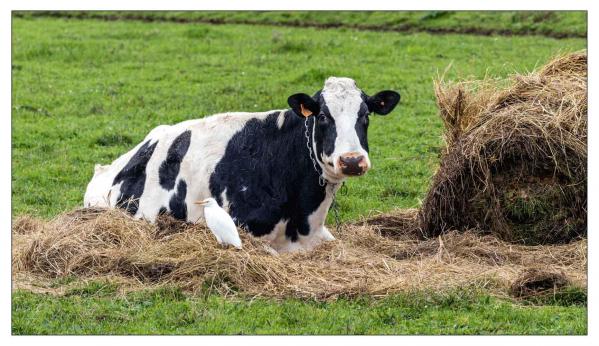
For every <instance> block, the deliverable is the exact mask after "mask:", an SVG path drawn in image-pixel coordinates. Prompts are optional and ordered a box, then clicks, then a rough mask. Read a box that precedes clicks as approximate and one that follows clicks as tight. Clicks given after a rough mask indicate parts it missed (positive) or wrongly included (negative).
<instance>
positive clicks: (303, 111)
mask: <svg viewBox="0 0 599 346" xmlns="http://www.w3.org/2000/svg"><path fill="white" fill-rule="evenodd" d="M300 111H301V112H302V115H303V116H304V117H306V118H307V117H309V116H310V115H312V112H311V111H310V110H309V109H308V108H304V105H303V104H301V103H300Z"/></svg>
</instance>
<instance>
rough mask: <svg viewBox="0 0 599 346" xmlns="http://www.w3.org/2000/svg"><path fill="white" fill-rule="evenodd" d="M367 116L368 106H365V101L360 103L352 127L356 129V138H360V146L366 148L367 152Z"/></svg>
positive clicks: (368, 120)
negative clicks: (354, 123) (356, 117)
mask: <svg viewBox="0 0 599 346" xmlns="http://www.w3.org/2000/svg"><path fill="white" fill-rule="evenodd" d="M368 117H369V111H368V106H366V103H362V105H361V106H360V111H359V113H358V119H357V121H356V125H355V126H354V128H355V129H356V135H357V136H358V139H359V140H360V145H361V146H362V148H364V150H366V152H369V150H368V124H369V122H370V119H369V118H368Z"/></svg>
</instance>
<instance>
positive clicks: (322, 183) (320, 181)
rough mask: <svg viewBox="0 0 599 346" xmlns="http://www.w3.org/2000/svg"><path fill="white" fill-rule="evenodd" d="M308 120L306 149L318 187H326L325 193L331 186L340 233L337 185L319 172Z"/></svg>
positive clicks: (333, 206) (306, 124)
mask: <svg viewBox="0 0 599 346" xmlns="http://www.w3.org/2000/svg"><path fill="white" fill-rule="evenodd" d="M308 119H309V118H308V117H306V120H305V121H304V127H305V128H306V131H305V132H304V135H305V136H306V148H308V154H309V157H310V160H311V161H312V165H313V166H314V170H315V171H316V174H318V185H320V186H321V187H325V191H326V186H327V185H329V186H331V191H332V192H333V202H332V203H331V208H332V209H333V216H334V217H335V229H336V230H337V231H339V226H340V225H341V220H340V218H339V206H338V205H337V191H335V185H337V184H333V183H331V182H330V181H328V180H327V179H326V178H325V177H323V175H324V171H323V172H322V173H321V172H320V171H319V170H318V164H317V163H316V158H315V157H314V150H312V146H311V145H310V130H309V129H308ZM344 186H345V182H343V183H342V185H341V187H342V188H343V187H344ZM325 193H326V192H325Z"/></svg>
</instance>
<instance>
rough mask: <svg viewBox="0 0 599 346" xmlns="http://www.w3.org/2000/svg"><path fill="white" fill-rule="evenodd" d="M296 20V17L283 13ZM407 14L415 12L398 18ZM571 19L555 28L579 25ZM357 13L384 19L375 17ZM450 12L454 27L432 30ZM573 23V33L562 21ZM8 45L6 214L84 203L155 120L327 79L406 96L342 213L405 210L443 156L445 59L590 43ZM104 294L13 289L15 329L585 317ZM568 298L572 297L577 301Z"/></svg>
mask: <svg viewBox="0 0 599 346" xmlns="http://www.w3.org/2000/svg"><path fill="white" fill-rule="evenodd" d="M182 15H195V14H190V13H185V14H182ZM199 15H202V14H199ZM213 15H215V16H217V15H222V14H218V13H214V14H213ZM278 15H279V16H281V17H284V16H285V15H284V14H282V13H279V14H278ZM296 15H297V16H300V15H302V14H301V13H293V14H290V15H289V17H290V18H293V17H294V16H296ZM366 15H367V14H364V15H363V16H366ZM376 15H379V16H381V17H385V16H384V15H382V14H376ZM392 15H398V16H401V15H402V14H401V13H399V12H398V13H393V14H389V17H388V19H389V20H390V21H391V19H390V18H391V16H392ZM406 15H408V14H406ZM416 15H420V16H423V15H425V14H424V13H418V14H409V16H416ZM460 15H462V14H460ZM487 15H489V14H484V16H487ZM231 16H232V17H236V16H239V17H244V16H245V17H247V16H249V15H248V14H243V13H242V14H232V15H231ZM326 16H329V17H328V18H329V19H326V18H327V17H326ZM331 16H332V14H331V13H325V14H319V17H318V18H321V20H323V21H326V20H330V19H331V18H332V17H331ZM431 16H433V15H432V14H431ZM435 16H437V15H435ZM435 16H433V17H435ZM481 16H482V15H481ZM505 16H507V14H505V13H502V14H500V15H499V16H498V17H495V20H494V21H493V20H487V22H489V23H494V24H493V25H495V26H496V27H498V28H502V27H507V28H510V27H511V26H513V25H514V24H513V23H514V22H513V21H512V20H511V19H509V18H508V17H505ZM523 16H525V14H523ZM560 16H561V14H560ZM576 16H579V15H578V14H576V15H574V14H568V15H567V18H566V17H564V21H563V22H559V23H557V24H555V25H552V27H554V28H555V29H556V30H562V29H564V28H566V27H569V28H570V27H571V28H580V27H583V26H584V27H586V21H585V20H581V19H580V18H582V17H580V16H579V17H576ZM359 17H360V14H359V13H356V14H347V15H343V16H339V17H335V18H336V19H337V20H340V21H346V22H351V21H361V20H362V19H360V18H359ZM257 18H258V19H259V18H264V16H263V17H257ZM368 18H371V19H370V20H372V23H375V22H379V19H376V16H375V14H370V15H368ZM451 18H459V17H458V15H457V14H456V15H451V16H447V15H440V16H437V17H435V18H432V19H430V21H431V23H432V21H434V22H436V21H437V20H439V21H440V20H450V19H451ZM558 18H561V17H559V16H558ZM573 18H574V19H573ZM576 18H578V19H576ZM381 20H382V19H381ZM421 20H422V21H424V19H421ZM571 20H575V22H576V25H562V23H568V21H571ZM427 21H429V19H427ZM455 23H466V21H456V22H455ZM439 25H441V24H439ZM444 25H448V26H451V25H454V24H449V23H448V24H444ZM456 25H457V24H456ZM575 30H579V29H575ZM12 42H13V49H12V54H13V59H12V115H11V116H12V123H11V126H12V170H13V171H12V208H13V209H12V213H13V215H14V216H16V215H21V214H25V213H29V214H33V215H38V216H42V217H46V218H47V217H52V216H54V215H56V214H58V213H60V212H62V211H65V210H68V209H71V208H73V207H76V206H80V205H81V203H82V198H83V193H84V191H85V187H86V184H87V182H88V181H89V179H90V178H91V176H92V172H93V166H94V164H95V163H102V164H106V163H109V162H111V161H112V160H114V159H115V158H116V157H117V156H119V155H120V154H122V153H124V152H125V151H127V150H129V149H130V148H131V147H132V146H134V145H135V144H136V143H138V142H139V141H141V140H142V139H143V137H144V136H145V135H146V134H147V133H148V131H149V130H151V129H152V128H154V127H155V126H157V125H159V124H170V123H176V122H179V121H182V120H186V119H190V118H198V117H202V116H205V115H209V114H213V113H217V112H223V111H264V110H270V109H278V108H283V107H285V106H286V99H287V97H288V96H289V95H290V94H293V93H297V92H307V93H310V92H314V91H316V90H318V89H319V88H321V87H322V84H323V82H324V79H325V78H327V77H328V76H330V75H337V76H349V77H352V78H354V79H356V80H357V82H358V85H359V86H360V87H361V88H363V89H364V90H365V91H366V92H368V93H373V92H376V91H378V90H381V89H395V90H398V91H400V92H401V94H402V102H401V104H400V106H399V107H398V108H397V109H396V110H395V111H394V112H393V113H391V114H389V115H388V116H386V117H373V119H372V120H371V125H370V132H369V139H370V147H371V160H372V162H373V170H372V171H371V172H369V173H368V174H367V175H366V176H364V177H361V178H357V179H350V180H348V183H347V186H348V189H347V193H345V192H341V193H340V195H339V198H338V199H339V205H340V212H341V217H342V219H343V220H355V219H356V218H359V217H361V216H365V215H368V214H369V213H371V212H376V211H388V210H390V209H393V208H398V207H399V208H406V207H416V206H418V204H419V201H420V199H421V198H422V197H423V195H424V193H425V191H426V190H427V186H428V184H429V181H430V177H431V176H432V174H433V172H434V170H435V168H436V167H437V166H438V156H439V153H440V149H441V146H442V140H441V134H442V124H441V121H440V120H439V118H438V117H437V109H436V106H435V99H434V94H433V90H432V79H433V78H434V77H435V76H436V75H437V74H438V73H442V72H443V71H444V70H445V68H446V67H447V66H448V65H450V64H451V66H452V68H451V69H450V70H449V71H448V73H447V77H448V78H452V79H456V78H460V79H461V78H482V77H484V76H486V75H489V76H493V77H505V76H507V75H508V74H510V73H513V72H515V71H520V72H522V71H528V70H531V69H533V68H534V67H535V66H539V65H541V64H543V63H544V62H545V61H546V60H547V59H548V58H550V57H551V56H552V55H554V54H556V53H558V52H567V51H573V50H579V49H582V48H585V46H586V41H585V40H584V39H576V38H570V39H560V40H556V39H552V38H547V37H541V36H534V37H527V36H519V37H505V36H491V37H484V36H475V35H455V34H452V35H430V34H427V33H415V34H405V33H404V34H402V33H393V32H386V33H381V32H369V31H355V30H349V29H346V28H341V29H330V30H318V29H314V28H289V27H273V26H259V25H258V26H247V25H246V26H244V25H219V26H211V25H205V24H176V23H163V22H155V23H144V22H141V21H116V22H105V21H95V20H64V19H52V18H41V17H40V18H31V17H28V18H23V19H20V18H14V19H13V33H12ZM99 286H100V288H98V287H96V286H90V287H84V288H82V289H79V290H77V291H73V292H71V293H70V294H69V295H67V296H65V297H61V298H55V297H51V296H46V295H41V294H33V293H29V292H25V291H17V292H15V293H14V295H13V333H15V334H29V333H34V334H38V333H39V334H48V333H60V334H62V333H102V334H108V333H295V334H298V333H312V334H313V333H319V334H320V333H325V334H329V333H338V334H345V333H351V334H356V333H393V334H395V333H408V334H409V333H427V334H428V333H430V334H440V333H457V334H464V333H493V334H496V333H500V334H502V333H508V334H520V333H523V334H555V333H558V334H562V333H565V334H581V333H586V307H585V306H584V305H576V304H578V303H576V304H575V305H574V306H556V305H555V304H556V303H555V299H554V300H543V301H539V302H536V303H535V304H537V303H538V304H544V305H543V306H537V305H533V306H528V305H518V304H513V303H512V302H509V301H503V300H499V299H496V298H490V297H488V296H485V295H484V294H483V293H481V294H473V295H470V294H466V295H464V296H458V298H455V297H454V298H447V297H446V298H447V299H449V301H454V300H455V301H457V303H451V304H449V303H448V302H447V300H446V299H445V298H444V297H445V296H440V297H439V296H436V295H435V294H429V293H422V294H416V295H399V296H393V297H389V298H386V299H383V300H382V301H373V300H369V299H368V298H364V299H352V300H350V299H342V300H338V301H335V302H329V303H318V302H303V301H297V300H285V301H282V302H278V301H270V300H263V299H258V300H253V301H251V302H250V301H246V300H239V301H237V300H230V299H226V298H223V297H219V296H214V295H211V296H208V297H207V298H197V297H196V298H191V297H185V296H183V295H181V294H180V293H176V292H175V293H172V294H171V293H168V291H158V292H141V293H136V294H133V295H129V296H127V297H120V298H119V297H118V296H115V294H114V293H115V289H114V288H113V287H111V286H105V285H99ZM574 297H575V298H572V297H570V298H568V299H573V301H575V302H579V301H580V299H578V298H576V296H574ZM558 301H560V302H561V301H563V300H562V299H561V298H560V299H558ZM584 301H586V295H585V299H584ZM547 304H549V305H547ZM568 304H569V303H568ZM568 304H566V305H568Z"/></svg>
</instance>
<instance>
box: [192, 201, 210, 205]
mask: <svg viewBox="0 0 599 346" xmlns="http://www.w3.org/2000/svg"><path fill="white" fill-rule="evenodd" d="M206 203H208V202H206V201H195V202H193V204H197V205H204V204H206Z"/></svg>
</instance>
